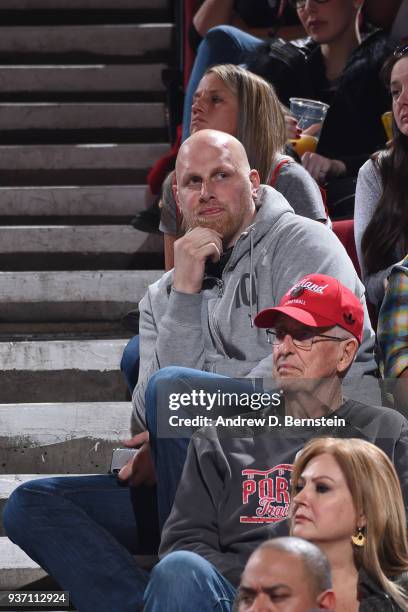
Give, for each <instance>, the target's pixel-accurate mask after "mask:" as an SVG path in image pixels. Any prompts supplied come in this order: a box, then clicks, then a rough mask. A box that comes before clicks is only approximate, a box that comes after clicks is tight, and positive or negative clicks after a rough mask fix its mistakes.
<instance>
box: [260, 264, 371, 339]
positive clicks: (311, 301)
mask: <svg viewBox="0 0 408 612" xmlns="http://www.w3.org/2000/svg"><path fill="white" fill-rule="evenodd" d="M280 312H282V313H283V314H285V315H287V316H288V317H291V318H292V319H295V321H299V322H300V323H303V324H304V325H308V326H309V327H333V326H334V325H339V326H340V327H342V328H343V329H346V330H347V331H349V332H350V333H352V334H353V336H355V338H357V340H358V341H359V343H360V344H361V340H362V337H363V321H364V309H363V306H362V304H361V302H360V300H359V299H358V297H356V296H355V295H354V293H353V292H352V291H350V289H347V287H345V286H344V285H342V284H341V283H340V282H339V281H338V280H337V279H335V278H333V277H332V276H326V275H325V274H308V275H307V276H305V277H304V278H302V279H301V280H300V281H298V282H297V283H296V284H295V285H293V287H292V288H291V289H289V291H288V292H287V293H285V295H284V296H283V298H282V299H281V301H280V302H279V304H278V306H277V307H276V308H266V309H265V310H261V312H258V314H257V315H256V317H255V325H256V326H257V327H273V325H274V323H275V320H276V316H277V315H278V314H279V313H280Z"/></svg>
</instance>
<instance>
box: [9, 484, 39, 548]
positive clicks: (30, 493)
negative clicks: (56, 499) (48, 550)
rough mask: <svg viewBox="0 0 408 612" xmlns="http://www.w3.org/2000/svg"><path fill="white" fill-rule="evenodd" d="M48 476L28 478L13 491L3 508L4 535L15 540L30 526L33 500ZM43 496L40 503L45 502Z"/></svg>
mask: <svg viewBox="0 0 408 612" xmlns="http://www.w3.org/2000/svg"><path fill="white" fill-rule="evenodd" d="M49 480H50V479H48V478H44V479H39V480H30V481H29V482H25V483H24V484H21V485H20V486H19V487H17V489H15V490H14V491H13V493H12V494H11V496H10V497H9V499H8V501H7V504H6V506H5V508H4V510H3V525H4V530H5V532H6V535H7V536H8V537H9V538H10V539H11V540H13V542H16V541H17V540H18V539H19V537H21V536H23V535H24V533H25V532H26V530H27V529H30V528H31V523H32V521H33V518H34V516H35V515H36V514H35V515H34V514H33V511H32V509H33V508H32V506H33V502H34V501H35V499H36V496H37V495H38V494H40V495H41V492H42V491H43V490H45V489H47V487H48V483H49ZM45 501H46V500H45V499H44V496H41V503H44V504H45Z"/></svg>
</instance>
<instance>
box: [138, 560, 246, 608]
mask: <svg viewBox="0 0 408 612" xmlns="http://www.w3.org/2000/svg"><path fill="white" fill-rule="evenodd" d="M234 597H235V588H234V587H233V586H232V584H231V583H230V582H228V580H226V578H224V577H223V576H222V575H221V574H220V573H219V572H218V571H217V570H216V569H215V567H214V566H213V565H212V564H211V563H209V562H208V561H206V560H205V559H203V557H200V555H197V554H196V553H193V552H188V551H177V552H173V553H170V554H169V555H167V556H166V557H164V559H162V561H160V563H159V564H158V565H156V567H155V568H154V569H153V571H152V573H151V576H150V582H149V584H148V586H147V588H146V591H145V595H144V608H143V610H144V611H145V612H187V610H191V611H193V612H230V611H231V610H232V604H233V601H234Z"/></svg>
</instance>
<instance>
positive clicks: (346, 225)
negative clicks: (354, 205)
mask: <svg viewBox="0 0 408 612" xmlns="http://www.w3.org/2000/svg"><path fill="white" fill-rule="evenodd" d="M333 232H334V233H335V234H336V236H337V238H338V239H339V240H340V242H341V243H342V245H343V246H344V248H345V249H346V251H347V254H348V256H349V257H350V259H351V261H352V262H353V265H354V267H355V269H356V272H357V274H358V276H359V278H360V279H361V270H360V264H359V263H358V257H357V250H356V243H355V240H354V219H346V220H344V221H333ZM367 308H368V314H369V315H370V320H371V325H372V326H373V328H374V329H377V322H378V314H377V311H376V308H375V306H373V305H372V304H371V303H370V302H369V301H368V300H367Z"/></svg>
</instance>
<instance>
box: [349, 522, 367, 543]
mask: <svg viewBox="0 0 408 612" xmlns="http://www.w3.org/2000/svg"><path fill="white" fill-rule="evenodd" d="M365 540H366V539H365V535H364V533H363V529H362V527H357V535H352V536H351V541H352V542H353V544H354V546H360V547H361V546H364V544H365Z"/></svg>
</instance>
